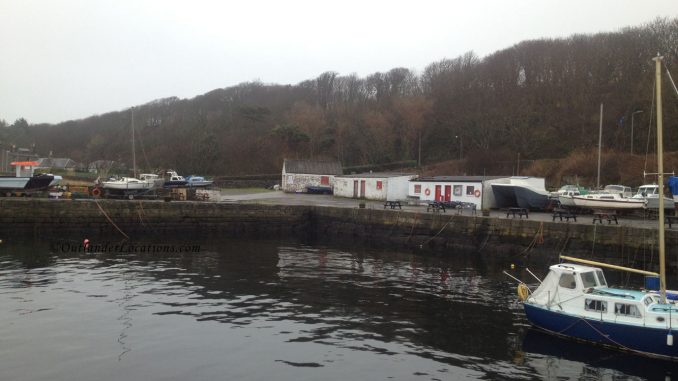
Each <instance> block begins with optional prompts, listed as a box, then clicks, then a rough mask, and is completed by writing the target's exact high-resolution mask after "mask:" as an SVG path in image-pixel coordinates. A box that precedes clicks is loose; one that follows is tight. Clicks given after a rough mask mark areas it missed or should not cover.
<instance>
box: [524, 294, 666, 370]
mask: <svg viewBox="0 0 678 381" xmlns="http://www.w3.org/2000/svg"><path fill="white" fill-rule="evenodd" d="M675 313H678V311H675V312H674V314H675ZM525 315H526V316H527V319H528V320H529V321H530V323H532V324H533V325H534V326H535V327H538V328H540V329H542V330H545V331H547V332H548V333H551V334H555V335H558V336H562V337H565V338H569V339H576V340H582V341H587V342H590V343H592V344H597V345H602V346H605V347H609V348H614V349H618V350H624V351H630V352H637V353H639V354H643V355H646V356H649V357H662V358H666V359H668V360H673V361H675V360H678V345H671V346H669V345H667V335H669V334H671V332H672V331H671V328H669V329H667V328H652V327H642V326H630V325H628V324H620V323H615V322H613V321H609V322H608V321H604V320H599V319H589V318H583V317H581V316H576V315H570V314H567V313H564V312H562V311H558V310H556V309H551V310H549V309H547V308H544V307H541V306H536V305H530V304H525ZM677 316H678V315H677ZM677 344H678V343H677Z"/></svg>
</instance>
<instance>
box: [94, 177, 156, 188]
mask: <svg viewBox="0 0 678 381" xmlns="http://www.w3.org/2000/svg"><path fill="white" fill-rule="evenodd" d="M156 177H157V176H156ZM101 186H102V187H103V188H104V189H113V190H145V189H151V188H153V187H155V182H154V181H148V180H147V179H143V180H142V179H137V178H134V177H121V178H119V179H110V180H108V181H103V182H101Z"/></svg>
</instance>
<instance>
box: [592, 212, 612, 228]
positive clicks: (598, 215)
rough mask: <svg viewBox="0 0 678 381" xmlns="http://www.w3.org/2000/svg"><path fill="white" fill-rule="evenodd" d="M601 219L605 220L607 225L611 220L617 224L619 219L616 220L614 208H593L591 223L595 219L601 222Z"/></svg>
mask: <svg viewBox="0 0 678 381" xmlns="http://www.w3.org/2000/svg"><path fill="white" fill-rule="evenodd" d="M603 220H607V223H608V225H609V224H611V223H612V221H614V223H615V224H617V225H619V221H617V213H616V212H615V211H614V210H594V211H593V222H592V223H594V224H595V223H596V221H598V222H600V223H601V224H602V223H603Z"/></svg>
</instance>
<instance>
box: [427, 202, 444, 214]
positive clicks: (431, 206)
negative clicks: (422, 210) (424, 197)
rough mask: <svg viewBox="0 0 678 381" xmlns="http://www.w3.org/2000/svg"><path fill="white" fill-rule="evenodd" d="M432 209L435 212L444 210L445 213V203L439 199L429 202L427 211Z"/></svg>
mask: <svg viewBox="0 0 678 381" xmlns="http://www.w3.org/2000/svg"><path fill="white" fill-rule="evenodd" d="M430 210H432V211H433V212H435V213H439V212H440V211H441V210H442V212H443V213H445V204H443V203H442V202H438V201H434V202H429V203H428V206H427V207H426V211H427V212H428V211H430Z"/></svg>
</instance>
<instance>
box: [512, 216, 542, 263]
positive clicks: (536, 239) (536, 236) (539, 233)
mask: <svg viewBox="0 0 678 381" xmlns="http://www.w3.org/2000/svg"><path fill="white" fill-rule="evenodd" d="M543 243H544V223H543V222H540V223H539V229H537V232H536V233H535V234H534V238H532V242H530V244H529V245H527V247H526V248H525V250H523V251H522V252H520V254H518V255H516V256H521V255H524V254H527V252H529V251H530V250H532V249H533V248H534V246H535V245H537V244H540V245H541V244H543Z"/></svg>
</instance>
